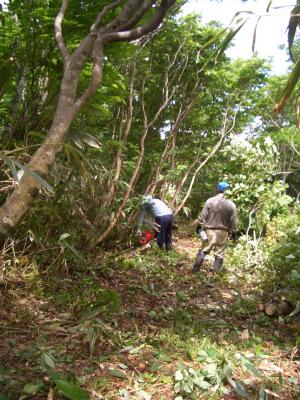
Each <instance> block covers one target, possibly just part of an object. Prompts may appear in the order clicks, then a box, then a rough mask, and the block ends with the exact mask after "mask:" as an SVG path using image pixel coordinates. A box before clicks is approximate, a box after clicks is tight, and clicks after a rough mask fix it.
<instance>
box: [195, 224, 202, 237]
mask: <svg viewBox="0 0 300 400" xmlns="http://www.w3.org/2000/svg"><path fill="white" fill-rule="evenodd" d="M200 232H201V225H200V224H198V225H197V226H196V233H197V235H199V234H200Z"/></svg>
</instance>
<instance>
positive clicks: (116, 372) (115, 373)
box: [109, 369, 128, 379]
mask: <svg viewBox="0 0 300 400" xmlns="http://www.w3.org/2000/svg"><path fill="white" fill-rule="evenodd" d="M109 373H110V374H111V375H112V376H115V377H116V378H122V379H127V378H128V376H127V375H126V374H125V372H123V371H120V370H119V369H110V370H109Z"/></svg>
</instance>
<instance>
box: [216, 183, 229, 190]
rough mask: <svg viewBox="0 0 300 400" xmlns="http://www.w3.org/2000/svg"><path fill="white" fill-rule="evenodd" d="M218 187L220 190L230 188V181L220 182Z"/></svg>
mask: <svg viewBox="0 0 300 400" xmlns="http://www.w3.org/2000/svg"><path fill="white" fill-rule="evenodd" d="M217 187H218V190H219V191H220V192H224V191H225V190H227V189H229V183H228V182H219V183H218V185H217Z"/></svg>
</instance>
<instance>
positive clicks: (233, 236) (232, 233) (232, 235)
mask: <svg viewBox="0 0 300 400" xmlns="http://www.w3.org/2000/svg"><path fill="white" fill-rule="evenodd" d="M231 239H232V241H233V242H236V241H237V239H238V235H237V231H234V232H231Z"/></svg>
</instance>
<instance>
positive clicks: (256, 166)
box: [223, 137, 293, 235]
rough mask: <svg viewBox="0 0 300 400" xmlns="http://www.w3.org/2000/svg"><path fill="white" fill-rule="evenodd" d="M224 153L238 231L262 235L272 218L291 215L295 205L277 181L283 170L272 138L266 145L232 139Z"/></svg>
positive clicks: (226, 177) (225, 177)
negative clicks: (291, 205)
mask: <svg viewBox="0 0 300 400" xmlns="http://www.w3.org/2000/svg"><path fill="white" fill-rule="evenodd" d="M223 153H224V155H225V156H226V157H227V158H228V161H227V171H228V172H227V174H225V176H224V179H225V180H228V181H229V182H230V184H231V190H230V192H229V193H228V194H229V196H230V198H231V199H232V200H233V201H234V202H235V203H236V205H237V208H238V215H239V228H240V229H241V230H243V231H245V232H246V231H251V232H253V231H255V233H256V234H257V235H260V234H261V233H262V231H263V229H264V228H265V226H266V224H267V223H268V222H269V221H270V220H271V219H272V218H273V217H275V216H276V215H278V214H281V213H288V212H289V205H290V204H291V203H292V201H293V199H292V198H291V197H290V196H288V195H287V194H286V189H287V186H286V185H285V184H284V183H283V182H282V181H280V180H276V179H274V176H277V175H276V174H277V173H278V171H279V170H280V159H279V152H278V149H277V147H276V145H275V143H274V142H273V141H272V139H271V138H269V137H266V138H265V139H264V141H263V143H260V142H258V141H257V142H253V143H251V142H249V141H247V140H244V139H240V138H232V140H231V141H230V144H229V145H227V146H226V147H225V149H224V152H223Z"/></svg>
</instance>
